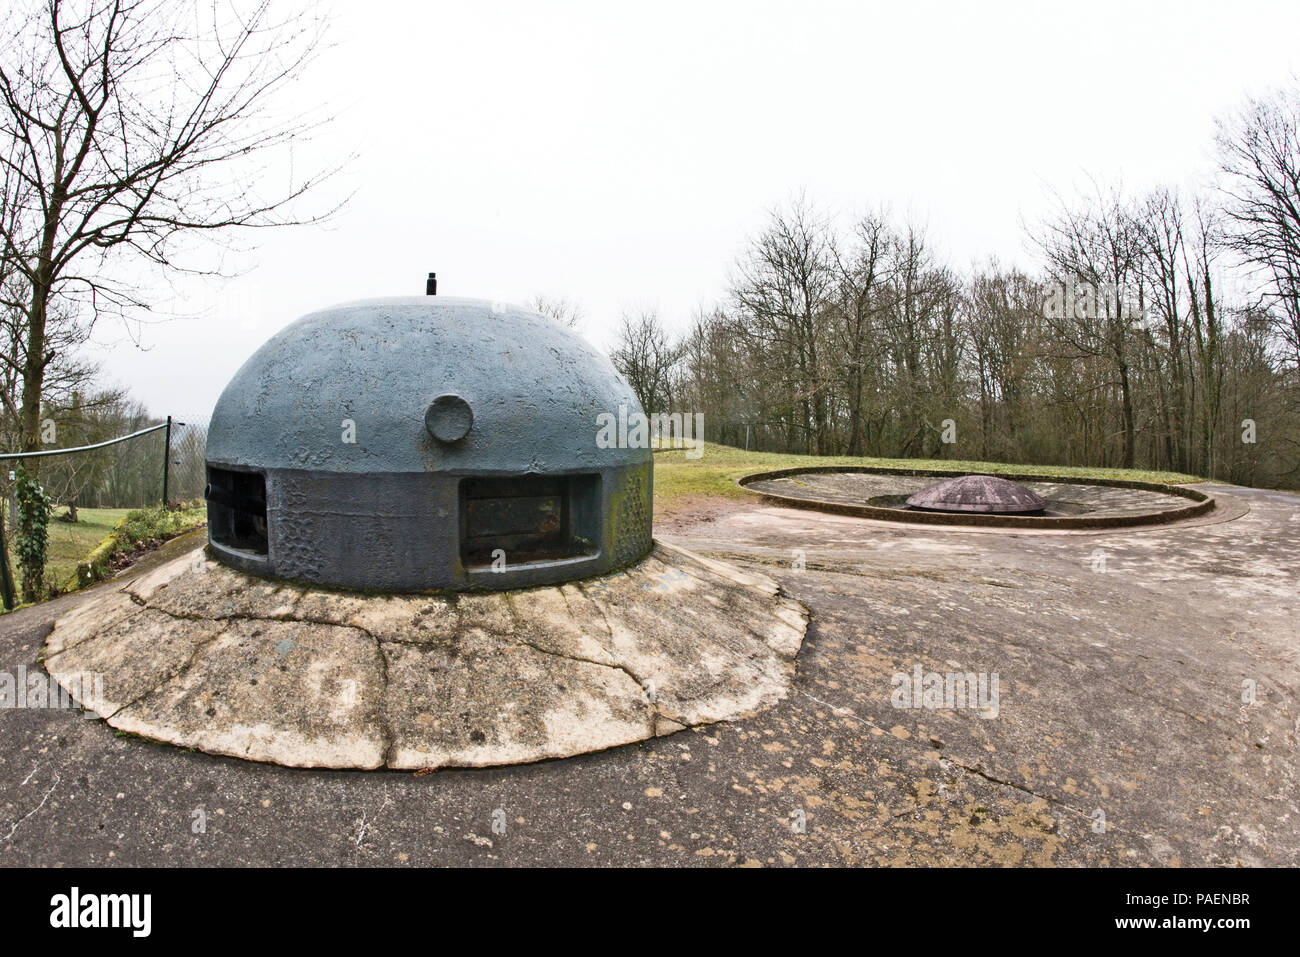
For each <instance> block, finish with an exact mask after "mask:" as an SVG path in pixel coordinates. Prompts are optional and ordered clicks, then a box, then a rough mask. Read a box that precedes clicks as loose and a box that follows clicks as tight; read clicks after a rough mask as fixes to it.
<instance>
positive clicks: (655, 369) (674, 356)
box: [609, 310, 682, 413]
mask: <svg viewBox="0 0 1300 957" xmlns="http://www.w3.org/2000/svg"><path fill="white" fill-rule="evenodd" d="M681 354H682V350H681V346H680V345H679V344H677V343H676V342H674V341H673V339H672V337H671V336H670V335H669V333H668V330H667V329H665V328H664V325H663V323H662V322H661V321H660V320H659V314H658V313H657V312H655V311H654V310H642V311H639V312H625V313H623V318H622V321H621V324H620V326H619V333H618V342H617V344H616V345H615V347H614V349H613V351H612V352H611V353H610V356H609V357H610V361H612V362H613V363H614V368H616V369H617V370H618V371H619V372H620V373H621V374H622V376H623V378H625V379H627V381H628V385H630V386H631V387H632V391H633V392H635V393H636V397H637V400H638V401H639V402H640V403H641V408H642V409H644V410H645V411H646V412H647V413H653V412H668V411H670V410H671V409H672V405H673V375H674V371H675V368H676V365H677V360H678V358H679V357H680V356H681Z"/></svg>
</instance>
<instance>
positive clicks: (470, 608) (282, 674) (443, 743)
mask: <svg viewBox="0 0 1300 957" xmlns="http://www.w3.org/2000/svg"><path fill="white" fill-rule="evenodd" d="M806 626H807V613H806V611H805V610H804V609H803V607H802V606H801V605H799V604H798V603H797V602H795V601H792V600H791V599H788V598H785V597H782V596H781V594H780V593H779V589H778V588H777V586H776V584H775V583H774V582H772V581H771V580H770V579H769V578H767V577H766V576H764V575H762V574H754V573H751V572H742V571H740V570H738V569H732V568H730V567H728V566H727V565H725V564H724V563H720V562H717V561H714V560H710V559H702V558H698V557H696V556H694V555H692V554H691V553H690V552H689V551H686V550H684V549H681V548H677V547H673V546H661V547H658V548H656V549H655V551H654V552H653V553H652V554H651V555H650V556H648V557H647V558H646V559H644V560H643V561H642V562H640V563H639V564H637V565H635V566H633V567H631V568H629V569H628V570H626V571H624V572H621V573H619V574H616V575H611V576H606V577H603V578H597V579H590V580H587V581H585V582H580V583H572V584H566V585H563V586H553V587H546V588H536V589H528V590H521V591H514V592H504V593H487V594H453V595H402V596H384V595H365V594H357V593H344V592H337V591H323V590H319V589H311V588H307V587H304V586H299V585H294V584H290V583H285V582H277V581H267V580H263V579H259V578H256V577H253V576H250V575H247V574H245V573H243V572H238V571H235V570H232V569H230V568H228V567H226V566H223V565H221V564H219V563H217V562H214V561H212V560H210V559H208V558H206V557H205V556H204V554H203V552H202V551H201V550H196V551H194V552H191V553H189V554H186V555H182V556H180V557H178V558H175V559H173V560H172V561H170V562H168V563H166V564H164V565H162V566H161V567H159V568H157V569H154V570H152V571H150V572H148V573H147V574H144V575H141V576H139V577H137V578H135V579H133V580H131V581H128V582H127V583H126V584H125V585H123V586H122V587H120V588H118V589H115V590H106V591H103V592H102V593H101V594H100V595H99V596H98V597H97V598H95V599H94V600H91V601H89V602H86V603H85V604H83V605H81V606H79V607H77V608H76V609H74V610H73V611H71V612H69V613H68V614H67V615H66V616H64V617H62V618H60V619H58V620H57V621H56V622H55V624H54V629H53V632H52V633H51V635H50V638H49V641H48V642H47V652H46V667H47V669H48V670H49V672H50V674H52V675H53V676H54V677H55V679H56V680H58V681H59V682H60V683H61V684H63V685H64V686H65V687H67V688H68V689H69V690H70V691H74V690H75V688H79V687H81V685H80V684H78V685H75V686H74V685H73V683H72V682H73V680H74V678H76V679H77V680H80V676H82V675H84V674H100V675H103V687H104V691H103V694H102V700H100V701H96V702H87V704H89V705H90V706H91V707H92V709H93V710H95V711H96V712H97V713H99V714H100V715H101V716H103V717H104V718H106V719H107V720H108V723H109V724H110V725H112V726H113V727H114V728H117V729H118V730H120V731H125V732H129V733H132V734H136V735H140V736H142V737H147V738H152V739H156V740H159V741H165V742H169V743H172V744H176V745H180V746H182V747H186V748H195V749H198V750H202V751H206V752H208V753H211V754H219V755H228V756H232V757H240V758H248V759H251V760H255V761H266V762H272V763H278V764H284V765H288V766H292V767H324V768H364V769H372V768H377V767H382V766H384V765H387V766H389V767H392V768H402V769H424V768H437V767H448V766H459V767H482V766H489V765H498V764H518V763H525V762H531V761H538V760H543V759H546V758H559V757H568V756H572V755H576V754H581V753H584V752H588V751H597V750H602V749H605V748H610V747H615V746H618V745H623V744H628V743H631V742H634V741H642V740H646V739H649V738H653V737H656V736H659V735H663V734H668V733H672V732H674V731H678V730H681V729H683V728H686V727H689V726H692V725H698V724H704V723H710V722H716V721H724V720H730V719H735V718H740V717H744V716H746V715H750V714H753V713H754V712H756V711H757V710H759V709H761V708H764V707H767V706H770V705H771V704H774V703H775V702H777V701H779V700H781V699H782V698H783V697H785V695H786V693H787V691H788V688H789V685H790V682H791V680H792V679H793V677H794V658H795V656H796V655H797V654H798V651H799V647H800V644H801V643H802V640H803V635H804V631H805V629H806Z"/></svg>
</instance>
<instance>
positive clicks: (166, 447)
mask: <svg viewBox="0 0 1300 957" xmlns="http://www.w3.org/2000/svg"><path fill="white" fill-rule="evenodd" d="M171 465H172V417H171V416H170V415H169V416H167V440H166V441H165V442H164V443H163V500H162V503H163V508H166V507H167V481H168V479H170V478H171V474H170V473H171Z"/></svg>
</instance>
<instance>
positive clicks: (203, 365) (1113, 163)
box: [97, 0, 1300, 414]
mask: <svg viewBox="0 0 1300 957" xmlns="http://www.w3.org/2000/svg"><path fill="white" fill-rule="evenodd" d="M332 38H333V41H334V43H335V44H336V46H335V48H334V49H333V50H331V51H330V52H329V54H328V55H327V56H326V57H325V58H324V59H323V60H322V61H321V62H320V63H319V64H318V65H317V66H316V67H315V68H314V69H313V71H312V72H311V73H310V74H309V75H308V77H306V78H305V79H304V80H303V81H302V82H300V83H299V84H298V85H297V87H296V89H295V90H294V93H293V95H294V96H295V97H297V98H300V99H301V102H302V104H303V106H304V107H306V106H310V105H311V104H313V103H315V102H320V101H322V100H323V101H325V102H326V103H327V104H328V105H329V106H330V108H331V109H332V110H333V111H334V112H336V113H337V119H336V120H335V121H334V122H333V123H332V124H331V125H330V126H329V128H328V129H327V130H326V131H325V132H324V133H322V134H321V135H320V136H319V137H318V140H317V142H316V143H315V145H314V147H313V150H314V151H318V153H317V155H318V156H325V157H329V156H341V155H346V154H348V153H352V152H356V153H357V154H358V156H357V158H356V160H355V161H354V162H353V163H352V165H351V166H350V167H349V169H348V172H347V174H346V175H345V176H344V177H341V178H340V179H339V180H338V181H337V182H335V183H334V184H332V185H331V186H330V187H329V191H327V193H326V194H324V195H322V196H321V204H322V206H324V205H329V203H330V201H331V200H332V199H334V198H336V196H335V194H337V196H342V195H345V194H346V193H348V192H350V191H352V190H354V189H355V191H356V192H355V196H354V197H353V199H352V200H351V202H350V204H349V205H348V206H347V207H346V209H345V210H344V211H343V212H342V214H340V215H339V216H338V217H337V219H335V220H334V221H333V223H332V224H331V225H330V226H329V227H327V228H314V227H308V228H300V229H295V230H291V231H281V232H275V233H269V234H267V233H263V234H262V235H261V236H260V246H259V248H258V251H257V254H256V255H255V256H252V257H251V258H249V259H248V260H247V263H246V265H247V266H248V267H249V268H248V269H247V271H246V272H244V273H242V274H241V275H240V276H238V277H237V278H234V279H232V280H230V281H229V282H227V283H225V284H224V285H223V286H222V287H220V288H218V289H214V290H212V292H211V293H208V294H206V295H207V296H208V298H205V293H204V292H203V291H202V290H201V289H199V288H197V287H195V288H191V289H190V290H189V292H188V293H187V294H188V295H189V296H190V297H192V303H191V305H192V306H195V307H200V306H204V305H206V306H207V308H206V315H205V316H203V317H202V318H192V319H184V320H176V321H172V322H167V323H162V324H157V325H151V326H149V327H147V328H146V329H144V341H143V345H144V349H138V348H136V347H135V346H133V345H132V344H131V343H130V342H129V341H126V340H125V339H124V338H123V337H122V336H121V335H120V334H119V333H120V329H119V328H113V327H108V326H106V327H104V328H103V329H101V330H100V332H99V334H98V335H97V338H98V340H99V341H100V343H101V347H100V353H99V354H101V355H103V357H104V358H105V359H106V369H107V372H106V380H107V381H112V382H116V383H117V384H124V385H128V386H129V387H130V389H131V391H132V392H133V393H134V394H135V395H136V396H137V397H138V398H140V399H141V400H143V401H144V402H145V403H146V404H147V405H148V406H149V407H150V409H151V410H152V411H154V412H155V413H157V414H167V413H169V412H174V413H177V414H194V413H203V414H206V413H208V412H209V411H210V410H211V406H212V404H213V403H214V402H215V401H216V397H217V395H218V394H219V393H220V391H221V389H222V388H223V387H224V385H225V383H226V382H227V380H228V379H229V378H230V376H231V375H232V374H233V373H234V372H235V370H236V369H237V368H238V367H239V365H240V364H241V363H242V362H243V361H244V360H245V359H246V358H247V357H248V356H249V355H250V354H251V353H252V352H253V351H254V350H255V349H256V348H257V347H258V346H259V345H260V344H261V343H262V342H264V341H265V340H266V339H267V338H268V337H269V336H271V335H272V334H274V333H275V332H276V331H277V330H279V329H280V328H282V327H283V326H284V325H286V324H287V323H289V322H291V321H293V320H294V319H295V318H297V317H298V316H300V315H302V314H304V313H306V312H309V311H311V310H313V309H316V308H319V307H322V306H327V305H330V304H332V303H336V302H343V301H347V300H352V299H360V298H366V297H370V296H385V295H407V294H410V295H419V294H421V293H423V291H424V276H425V273H426V272H428V271H429V270H436V271H437V273H438V277H439V292H440V293H442V294H446V295H465V296H478V297H483V298H490V299H503V300H507V301H522V300H525V299H527V298H529V297H531V296H532V295H533V294H535V293H539V292H541V293H546V294H548V295H553V296H567V297H569V298H571V299H574V300H576V301H578V302H579V303H581V305H582V306H583V307H584V309H585V311H586V313H587V321H586V323H585V329H584V333H585V334H586V335H587V336H588V337H589V338H590V339H591V340H592V341H594V342H596V343H597V344H598V345H601V346H605V345H608V343H609V342H610V341H611V338H612V332H613V330H614V328H615V327H616V324H617V320H618V315H619V313H620V311H621V310H622V309H623V308H625V307H628V306H632V305H638V306H656V307H657V308H658V309H659V310H660V313H661V315H663V316H664V318H665V319H666V320H667V321H668V323H669V324H670V325H673V326H679V325H681V324H684V323H685V321H686V320H687V319H688V317H689V315H690V313H691V312H692V310H693V309H694V308H695V307H696V306H697V305H700V304H705V303H709V302H711V301H715V300H717V299H718V298H719V297H720V296H721V295H722V293H723V291H724V288H725V283H726V279H727V274H728V270H729V268H730V265H731V263H732V261H733V260H734V258H735V256H736V254H737V252H738V251H739V249H740V248H741V246H742V245H743V243H744V241H745V239H746V237H747V236H750V235H752V234H753V233H755V232H756V231H757V230H758V229H759V228H760V227H761V225H762V222H763V219H764V217H765V212H766V210H767V209H769V208H770V207H772V206H773V205H775V204H779V203H782V202H783V201H786V200H788V199H789V198H790V197H791V196H792V195H793V194H795V193H797V192H798V191H800V190H804V191H806V192H807V194H808V196H809V197H810V198H811V199H813V200H814V201H816V202H817V203H819V204H821V205H823V206H824V207H826V208H827V209H829V210H834V211H841V212H844V213H846V214H851V213H852V212H854V211H855V210H862V209H865V208H868V207H872V206H876V205H879V204H882V203H883V204H888V205H889V206H891V207H892V208H893V209H894V210H895V211H897V212H899V213H900V214H902V213H906V212H908V211H911V212H912V213H913V214H914V215H915V216H916V217H917V218H919V219H920V220H922V221H924V222H925V223H927V224H928V227H929V231H930V235H931V238H932V240H933V241H934V242H935V243H936V244H937V245H938V247H939V248H940V249H941V250H943V251H944V252H945V253H946V255H947V257H948V258H949V259H950V260H951V261H952V262H954V263H955V264H958V265H964V264H967V263H969V262H971V261H972V260H977V259H983V258H984V257H986V256H988V255H996V256H998V257H999V258H1001V259H1003V260H1009V261H1018V262H1022V263H1025V264H1029V262H1030V256H1029V252H1028V250H1027V249H1026V246H1025V243H1024V239H1023V236H1022V230H1021V222H1022V221H1023V220H1030V221H1032V220H1033V219H1035V218H1036V217H1037V216H1038V215H1039V214H1041V212H1042V211H1043V210H1044V209H1045V208H1046V207H1047V206H1048V205H1049V204H1050V193H1049V190H1050V189H1051V188H1057V189H1060V190H1062V191H1064V192H1067V193H1068V192H1069V191H1071V190H1073V189H1075V188H1078V187H1082V186H1086V185H1087V182H1088V179H1087V177H1088V176H1089V175H1093V176H1096V177H1098V178H1100V179H1101V180H1103V181H1107V182H1109V181H1112V180H1115V179H1122V180H1123V182H1124V184H1125V185H1126V186H1127V187H1130V188H1132V189H1135V190H1137V189H1142V188H1145V187H1147V186H1150V185H1153V184H1155V183H1159V182H1170V183H1179V184H1184V185H1186V184H1190V183H1194V182H1195V181H1197V180H1198V179H1203V178H1204V177H1205V176H1206V175H1207V174H1208V173H1209V171H1210V170H1211V168H1212V138H1213V132H1214V125H1213V120H1214V117H1215V115H1216V114H1221V113H1223V112H1224V111H1226V110H1229V109H1231V108H1232V107H1234V106H1235V105H1236V104H1238V103H1239V101H1240V100H1241V99H1242V97H1243V96H1245V95H1246V94H1247V93H1251V92H1260V91H1262V90H1264V89H1266V88H1268V87H1270V86H1274V85H1277V84H1280V83H1282V82H1285V81H1286V80H1287V78H1288V77H1290V76H1291V75H1293V74H1295V73H1296V72H1297V71H1298V70H1300V53H1297V38H1300V3H1296V2H1294V0H1286V2H1273V3H1246V2H1240V0H1234V2H1232V3H1218V4H1210V3H1192V2H1186V0H1183V2H1168V3H1155V2H1141V0H1127V2H1120V3H1097V2H1089V3H1072V4H1061V5H1056V6H1054V7H1051V8H1048V6H1047V5H1046V4H1038V3H998V2H992V0H984V2H980V3H963V4H959V3H957V2H949V3H917V2H908V3H903V2H892V3H866V2H858V3H831V2H810V0H801V2H785V3H758V2H754V0H745V2H722V0H695V2H691V3H673V2H665V0H656V2H654V3H640V4H636V5H633V4H630V3H557V2H548V0H531V2H505V0H492V2H480V3H463V2H458V3H428V2H397V0H392V2H381V0H371V2H365V3H362V2H359V0H337V17H336V21H335V24H334V29H333V30H332ZM311 158H312V157H311V155H310V153H309V152H308V151H306V150H304V151H301V152H300V154H299V155H298V156H297V157H296V161H297V162H298V163H302V164H306V163H308V162H310V161H311ZM286 176H287V170H286ZM213 296H215V300H214V299H212V298H211V297H213Z"/></svg>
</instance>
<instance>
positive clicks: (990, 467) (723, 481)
mask: <svg viewBox="0 0 1300 957" xmlns="http://www.w3.org/2000/svg"><path fill="white" fill-rule="evenodd" d="M692 454H694V453H692ZM801 465H807V466H814V465H823V466H824V465H852V466H865V467H870V468H901V469H954V470H958V471H963V472H978V473H981V474H984V475H998V474H1000V473H1007V472H1010V473H1017V472H1018V473H1021V474H1030V475H1062V476H1069V477H1072V478H1103V479H1126V480H1129V481H1136V482H1158V483H1160V484H1163V485H1182V484H1185V483H1187V482H1200V481H1202V479H1200V478H1198V477H1197V476H1195V475H1184V474H1182V473H1181V472H1151V471H1146V470H1143V469H1107V468H1081V467H1075V466H1064V465H1022V464H1019V463H1015V462H966V461H961V460H958V459H878V458H851V457H848V456H821V455H785V454H782V453H778V452H745V451H742V450H741V449H736V448H731V447H730V446H726V445H714V444H713V443H705V446H704V455H703V456H701V457H700V458H698V459H688V458H686V456H685V453H684V452H683V451H681V450H672V451H664V452H656V453H655V514H656V515H659V516H666V515H671V514H672V513H673V512H674V511H676V510H678V509H681V508H684V507H687V506H688V505H689V504H690V503H692V502H693V501H698V500H700V499H704V498H716V497H721V498H732V499H752V498H753V496H752V494H751V493H749V492H746V491H745V490H744V489H742V488H740V487H739V486H737V485H736V479H738V478H740V477H741V476H742V475H748V474H749V473H750V472H758V471H762V470H765V469H779V468H796V467H798V466H801Z"/></svg>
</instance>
